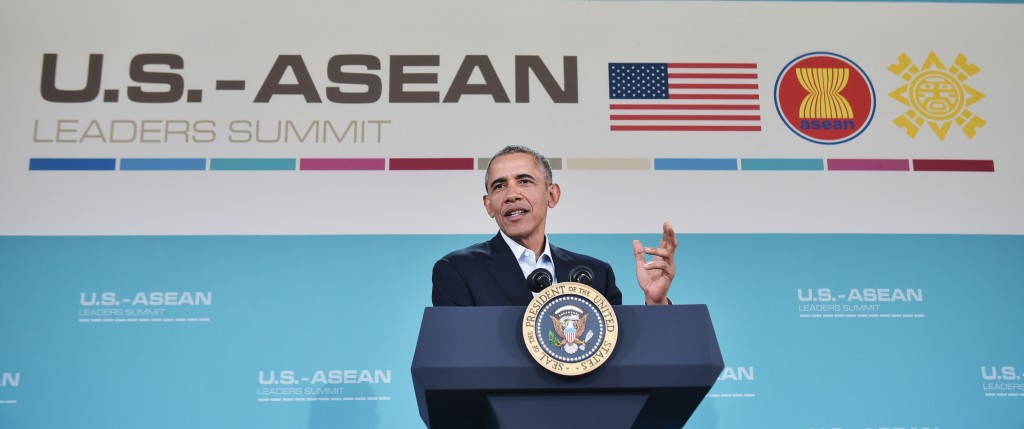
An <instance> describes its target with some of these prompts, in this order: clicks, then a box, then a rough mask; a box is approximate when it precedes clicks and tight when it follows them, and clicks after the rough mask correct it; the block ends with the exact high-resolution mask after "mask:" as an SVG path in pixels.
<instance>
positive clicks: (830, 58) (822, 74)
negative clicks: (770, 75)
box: [775, 52, 875, 144]
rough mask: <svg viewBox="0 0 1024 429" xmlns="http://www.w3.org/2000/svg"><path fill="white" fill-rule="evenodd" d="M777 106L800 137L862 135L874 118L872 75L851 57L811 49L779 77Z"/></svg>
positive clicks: (837, 139)
mask: <svg viewBox="0 0 1024 429" xmlns="http://www.w3.org/2000/svg"><path fill="white" fill-rule="evenodd" d="M775 109H776V110H778V112H779V117H781V118H782V122H783V123H785V124H786V126H787V127H789V129H790V130H791V131H793V132H794V133H796V135H798V136H800V137H803V138H804V139H806V140H809V141H811V142H814V143H819V144H839V143H845V142H847V141H850V140H851V139H853V138H855V137H857V136H858V135H860V133H862V132H864V130H865V129H867V127H868V125H870V124H871V119H872V118H873V117H874V116H875V89H874V87H873V86H872V85H871V79H869V78H868V75H867V74H866V73H864V70H863V69H861V68H860V66H858V65H857V64H855V63H854V62H853V61H850V60H849V59H848V58H846V57H843V56H841V55H837V54H833V53H829V52H812V53H809V54H804V55H801V56H799V57H797V58H796V59H794V60H793V61H790V62H789V64H787V65H786V67H784V68H783V69H782V72H781V73H779V77H778V79H777V80H776V81H775Z"/></svg>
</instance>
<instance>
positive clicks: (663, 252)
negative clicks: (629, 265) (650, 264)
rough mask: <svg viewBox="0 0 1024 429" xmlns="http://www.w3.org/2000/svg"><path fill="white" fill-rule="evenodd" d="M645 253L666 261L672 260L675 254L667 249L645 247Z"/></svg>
mask: <svg viewBox="0 0 1024 429" xmlns="http://www.w3.org/2000/svg"><path fill="white" fill-rule="evenodd" d="M644 253H646V254H648V255H654V256H655V257H660V258H661V259H666V260H672V257H673V252H672V250H671V249H665V248H662V247H645V248H644Z"/></svg>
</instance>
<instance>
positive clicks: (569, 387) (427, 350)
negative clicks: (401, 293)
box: [412, 305, 724, 429]
mask: <svg viewBox="0 0 1024 429" xmlns="http://www.w3.org/2000/svg"><path fill="white" fill-rule="evenodd" d="M525 311H526V309H525V307H432V308H427V309H426V310H425V311H424V314H423V323H422V325H421V327H420V337H419V341H418V342H417V344H416V354H415V356H414V358H413V364H412V376H413V385H414V386H415V389H416V399H417V402H418V403H419V407H420V416H421V417H422V418H423V421H424V422H425V423H426V424H427V426H428V427H431V428H433V429H438V428H447V427H493V428H505V427H508V428H520V427H527V426H528V425H534V426H535V427H555V426H557V425H562V424H565V425H572V426H580V425H582V426H581V427H587V426H588V425H596V426H592V427H623V428H629V427H637V428H640V427H643V428H679V427H682V426H683V424H685V422H686V420H687V419H688V418H689V417H690V415H691V414H692V413H693V411H694V409H696V408H697V405H699V404H700V401H701V400H703V399H704V396H705V395H706V394H707V392H708V390H710V389H711V386H712V385H714V383H715V379H716V378H717V377H718V374H719V373H720V372H721V371H722V369H723V368H724V364H723V361H722V355H721V352H720V350H719V347H718V340H717V338H716V337H715V332H714V327H713V326H712V324H711V318H710V316H709V314H708V309H707V306H704V305H671V306H617V307H616V308H615V312H616V315H617V317H618V320H619V329H620V331H619V338H618V345H617V346H616V349H615V351H614V352H613V353H612V355H611V356H610V357H609V358H608V360H607V361H606V362H605V363H604V364H603V365H602V366H601V367H600V368H598V369H596V370H594V371H593V372H591V373H588V374H584V375H580V376H574V377H569V376H561V375H557V374H553V373H551V372H548V371H547V370H545V369H544V368H542V367H541V366H540V365H539V364H537V363H536V362H535V361H534V360H533V358H532V357H531V356H530V355H529V353H527V351H526V347H525V345H524V344H523V335H522V318H523V314H524V313H525ZM537 425H539V426H537Z"/></svg>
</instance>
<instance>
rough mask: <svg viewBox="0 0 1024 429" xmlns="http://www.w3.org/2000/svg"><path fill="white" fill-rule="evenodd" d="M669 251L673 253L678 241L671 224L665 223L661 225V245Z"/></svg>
mask: <svg viewBox="0 0 1024 429" xmlns="http://www.w3.org/2000/svg"><path fill="white" fill-rule="evenodd" d="M659 247H663V248H666V249H669V250H671V251H675V250H676V247H679V240H677V239H676V230H675V228H673V227H672V224H671V223H668V222H665V223H664V224H662V225H661V245H660V246H659Z"/></svg>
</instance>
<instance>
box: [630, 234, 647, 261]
mask: <svg viewBox="0 0 1024 429" xmlns="http://www.w3.org/2000/svg"><path fill="white" fill-rule="evenodd" d="M633 256H635V257H636V263H637V265H641V264H646V263H647V259H646V258H645V257H644V246H643V245H642V244H640V240H633Z"/></svg>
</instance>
